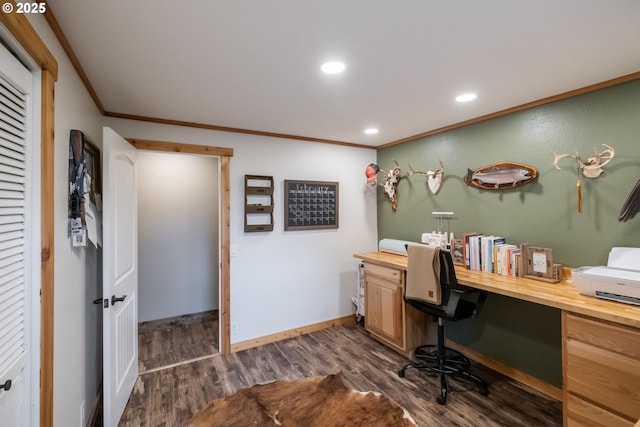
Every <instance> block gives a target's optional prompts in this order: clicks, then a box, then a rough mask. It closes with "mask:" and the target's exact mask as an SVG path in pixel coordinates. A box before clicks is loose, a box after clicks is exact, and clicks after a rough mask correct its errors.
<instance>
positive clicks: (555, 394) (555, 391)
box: [446, 339, 562, 401]
mask: <svg viewBox="0 0 640 427" xmlns="http://www.w3.org/2000/svg"><path fill="white" fill-rule="evenodd" d="M446 345H447V347H450V348H452V349H454V350H457V351H459V352H461V353H462V354H464V355H465V356H467V357H468V358H469V359H471V360H474V361H476V362H478V363H480V364H482V365H484V366H487V367H489V368H491V369H493V370H494V371H498V372H500V373H501V374H503V375H506V376H507V377H509V378H512V379H514V380H516V381H518V382H520V383H522V384H524V385H526V386H528V387H531V388H532V389H534V390H537V391H539V392H540V393H542V394H544V395H546V396H548V397H550V398H552V399H555V400H557V401H562V389H560V388H558V387H555V386H553V385H551V384H549V383H547V382H545V381H542V380H540V379H538V378H536V377H533V376H531V375H529V374H527V373H525V372H522V371H519V370H517V369H515V368H513V367H511V366H508V365H506V364H504V363H502V362H500V361H498V360H495V359H492V358H490V357H489V356H486V355H484V354H482V353H480V352H477V351H475V350H472V349H470V348H468V347H465V346H463V345H461V344H458V343H456V342H454V341H451V340H449V339H447V340H446Z"/></svg>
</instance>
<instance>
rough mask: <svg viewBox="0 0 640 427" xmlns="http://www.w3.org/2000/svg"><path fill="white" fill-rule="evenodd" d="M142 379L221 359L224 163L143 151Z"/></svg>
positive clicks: (140, 156)
mask: <svg viewBox="0 0 640 427" xmlns="http://www.w3.org/2000/svg"><path fill="white" fill-rule="evenodd" d="M137 168H138V197H137V199H138V270H139V278H138V295H139V298H138V321H139V326H138V366H139V375H143V374H145V373H149V372H155V371H158V370H161V369H166V368H169V367H174V366H177V365H181V364H184V363H189V362H191V361H195V360H202V359H204V358H207V357H212V356H214V355H216V354H219V353H220V351H219V349H220V345H219V337H220V334H219V312H220V298H219V283H220V268H219V262H215V261H217V260H219V258H220V256H219V253H220V215H219V211H220V197H219V182H220V179H219V158H218V157H216V156H204V155H194V154H182V153H165V152H157V151H146V150H140V151H139V152H138V156H137Z"/></svg>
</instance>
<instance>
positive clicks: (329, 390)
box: [189, 373, 416, 427]
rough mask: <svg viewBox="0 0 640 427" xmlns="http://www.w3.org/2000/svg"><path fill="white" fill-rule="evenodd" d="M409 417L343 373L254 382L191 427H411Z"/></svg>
mask: <svg viewBox="0 0 640 427" xmlns="http://www.w3.org/2000/svg"><path fill="white" fill-rule="evenodd" d="M415 425H416V424H415V422H414V421H413V419H412V418H411V416H410V415H409V414H408V413H407V412H406V411H405V410H404V409H403V408H401V407H400V406H398V405H397V404H396V403H395V402H394V401H393V400H391V399H389V398H387V397H384V396H382V395H381V394H380V393H376V392H368V393H364V392H359V391H353V390H349V389H348V388H347V387H346V386H345V385H344V383H343V380H342V373H338V374H334V375H328V376H326V377H309V378H305V379H301V380H297V381H277V382H273V383H269V384H265V385H255V386H253V387H250V388H246V389H242V390H239V391H238V392H237V393H235V394H233V395H231V396H229V397H225V398H221V399H216V400H214V401H212V402H211V403H209V404H208V405H207V406H206V407H205V408H204V409H202V410H201V411H200V412H198V413H197V414H196V415H195V416H194V417H193V419H192V420H191V422H190V424H189V427H224V426H228V427H232V426H233V427H238V426H257V427H262V426H265V427H266V426H282V427H301V426H304V427H338V426H350V427H365V426H366V427H388V426H396V427H409V426H415Z"/></svg>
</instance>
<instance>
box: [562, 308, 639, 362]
mask: <svg viewBox="0 0 640 427" xmlns="http://www.w3.org/2000/svg"><path fill="white" fill-rule="evenodd" d="M566 321H567V324H566V327H567V338H570V339H571V338H573V339H576V340H578V341H582V342H586V343H589V344H592V345H594V346H596V347H602V348H605V349H607V350H611V351H615V352H616V353H620V354H623V355H625V356H628V357H631V358H633V359H638V360H640V330H638V329H634V328H630V327H627V326H624V325H618V324H613V323H607V322H604V321H602V320H592V319H589V318H585V317H580V316H576V315H573V314H567V317H566Z"/></svg>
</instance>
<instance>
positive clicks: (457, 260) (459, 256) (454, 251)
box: [450, 239, 464, 265]
mask: <svg viewBox="0 0 640 427" xmlns="http://www.w3.org/2000/svg"><path fill="white" fill-rule="evenodd" d="M450 244H451V258H453V263H454V264H458V265H464V253H463V251H462V239H451V242H450Z"/></svg>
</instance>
